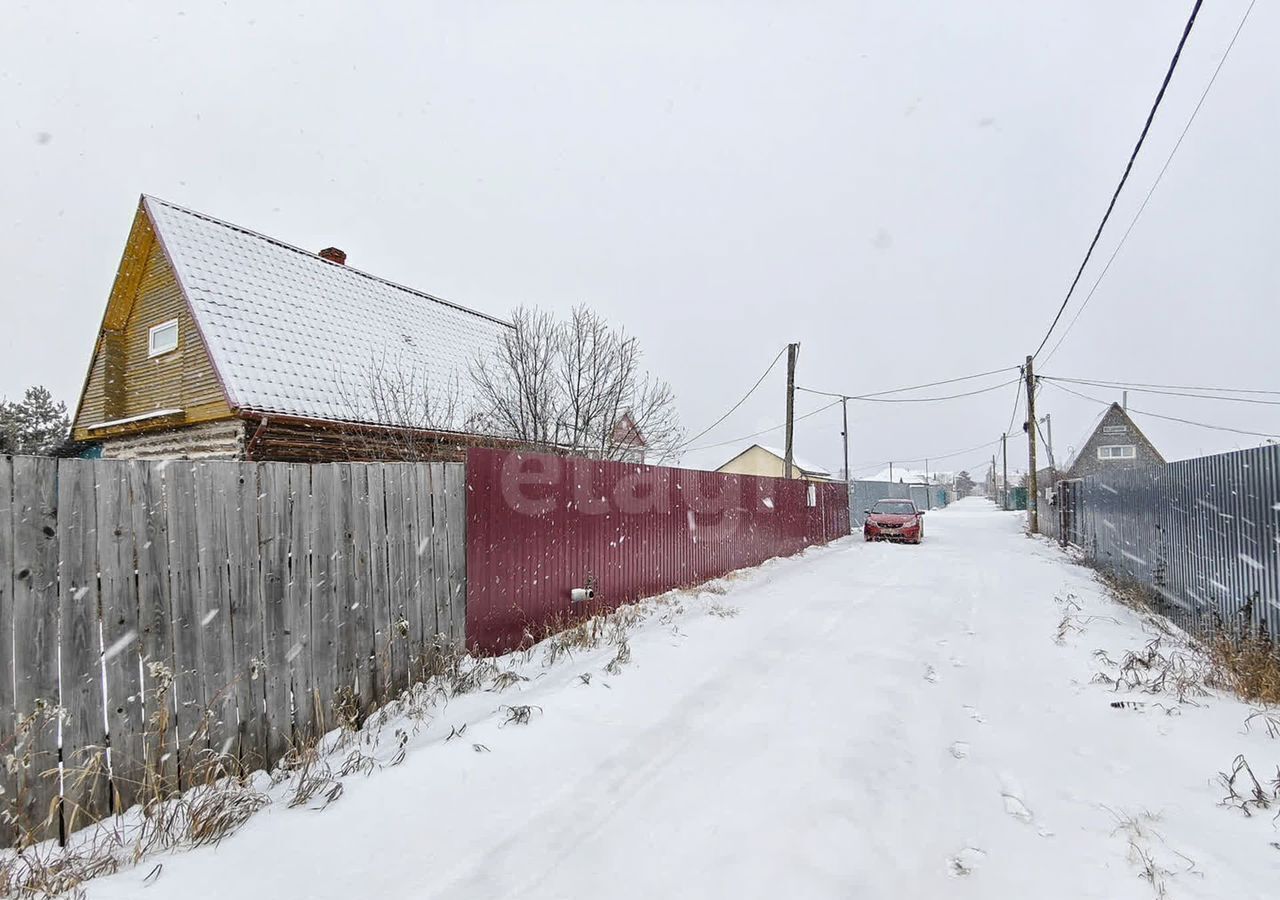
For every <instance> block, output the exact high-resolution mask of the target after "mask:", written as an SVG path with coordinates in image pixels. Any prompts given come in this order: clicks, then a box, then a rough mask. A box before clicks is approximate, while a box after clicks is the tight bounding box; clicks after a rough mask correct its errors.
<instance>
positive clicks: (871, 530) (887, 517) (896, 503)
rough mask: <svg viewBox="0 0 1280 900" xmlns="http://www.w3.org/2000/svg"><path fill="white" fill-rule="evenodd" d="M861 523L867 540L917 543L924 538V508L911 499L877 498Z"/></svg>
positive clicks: (866, 511)
mask: <svg viewBox="0 0 1280 900" xmlns="http://www.w3.org/2000/svg"><path fill="white" fill-rule="evenodd" d="M864 512H865V513H866V515H867V519H866V521H865V522H864V523H863V524H862V536H863V537H864V538H866V539H867V540H868V541H902V542H903V543H907V544H918V543H920V542H921V541H922V540H924V510H922V509H916V505H915V503H914V502H912V501H911V500H877V501H876V502H875V504H874V505H873V506H872V507H871V508H870V509H868V510H864Z"/></svg>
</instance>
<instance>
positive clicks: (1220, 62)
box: [1041, 0, 1258, 362]
mask: <svg viewBox="0 0 1280 900" xmlns="http://www.w3.org/2000/svg"><path fill="white" fill-rule="evenodd" d="M1257 2H1258V0H1250V3H1249V8H1248V9H1246V10H1245V11H1244V15H1243V16H1242V17H1241V18H1240V24H1239V25H1237V26H1236V32H1235V34H1233V35H1232V36H1231V42H1230V43H1228V44H1227V49H1226V50H1224V51H1223V52H1222V58H1221V59H1219V60H1218V66H1217V68H1215V69H1214V70H1213V75H1211V76H1210V77H1209V83H1208V84H1206V85H1205V87H1204V92H1203V93H1201V94H1200V100H1199V101H1198V102H1197V103H1196V106H1195V109H1193V110H1192V111H1191V117H1190V118H1188V119H1187V124H1186V125H1184V126H1182V134H1180V135H1178V140H1177V141H1176V142H1175V143H1174V145H1173V149H1172V150H1170V151H1169V158H1168V159H1166V160H1165V161H1164V165H1163V166H1162V167H1161V168H1160V174H1159V175H1157V176H1156V180H1155V181H1154V182H1152V184H1151V189H1150V190H1149V191H1147V196H1146V197H1145V198H1144V199H1143V201H1142V205H1141V206H1139V207H1138V211H1137V212H1136V213H1134V216H1133V221H1131V222H1130V223H1129V227H1128V228H1126V229H1125V232H1124V234H1123V235H1121V237H1120V242H1119V243H1118V244H1116V248H1115V249H1114V250H1112V251H1111V258H1110V259H1108V260H1107V264H1106V265H1105V266H1103V267H1102V272H1100V273H1099V274H1098V279H1097V281H1095V282H1094V283H1093V287H1092V288H1090V289H1089V293H1088V295H1087V296H1086V297H1085V298H1084V302H1083V303H1081V304H1080V307H1079V309H1077V310H1076V314H1075V315H1074V316H1072V317H1071V321H1070V322H1068V323H1067V328H1066V331H1064V332H1062V334H1061V335H1060V336H1059V338H1058V341H1057V343H1056V344H1054V345H1053V349H1052V350H1050V351H1049V355H1048V356H1046V357H1045V362H1048V361H1049V360H1051V359H1053V355H1054V354H1055V353H1057V352H1058V348H1059V347H1061V346H1062V342H1063V341H1065V340H1066V339H1067V335H1068V334H1070V333H1071V329H1072V328H1074V327H1075V324H1076V321H1077V320H1078V319H1079V318H1080V314H1081V313H1083V312H1084V310H1085V307H1086V306H1088V305H1089V301H1090V300H1092V299H1093V295H1094V293H1095V292H1096V291H1097V290H1098V285H1100V284H1102V279H1103V278H1105V277H1106V275H1107V272H1108V271H1110V269H1111V264H1112V263H1113V262H1115V261H1116V256H1118V255H1119V253H1120V248H1121V247H1123V246H1124V242H1125V241H1127V240H1128V239H1129V233H1130V232H1131V231H1133V227H1134V226H1135V225H1137V224H1138V219H1140V218H1142V213H1143V211H1144V210H1145V209H1146V208H1147V204H1148V203H1150V202H1151V195H1152V194H1154V193H1155V192H1156V188H1158V187H1159V186H1160V180H1161V179H1162V178H1164V173H1165V172H1167V171H1168V170H1169V164H1170V163H1171V162H1173V157H1174V155H1175V154H1176V153H1177V152H1178V148H1179V147H1181V146H1182V139H1183V138H1185V137H1186V136H1187V132H1188V131H1190V130H1191V123H1192V122H1194V121H1195V120H1196V115H1197V114H1198V113H1199V112H1200V107H1202V106H1204V101H1205V98H1207V97H1208V96H1209V91H1210V90H1212V89H1213V83H1214V82H1215V81H1217V80H1218V73H1219V72H1221V71H1222V66H1223V64H1225V63H1226V61H1227V57H1228V56H1230V55H1231V49H1232V48H1233V47H1235V45H1236V39H1237V38H1238V37H1240V32H1241V31H1243V30H1244V23H1245V22H1247V21H1249V13H1251V12H1253V7H1254V4H1255V3H1257ZM1041 346H1043V344H1042V345H1041Z"/></svg>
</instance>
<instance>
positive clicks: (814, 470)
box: [747, 444, 831, 475]
mask: <svg viewBox="0 0 1280 900" xmlns="http://www.w3.org/2000/svg"><path fill="white" fill-rule="evenodd" d="M751 446H752V447H759V448H760V449H761V450H767V451H769V452H770V453H772V454H773V455H774V456H776V457H778V459H786V458H787V452H786V451H785V450H783V449H781V448H779V447H770V446H768V445H766V444H752V445H751ZM747 449H748V450H750V449H751V447H748V448H747ZM791 464H792V465H793V466H795V467H796V468H798V469H799V470H800V471H801V472H804V473H805V474H807V475H830V474H831V473H830V472H828V471H827V469H826V467H825V466H820V465H818V464H817V463H813V462H809V461H808V460H806V459H801V458H800V457H798V456H796V455H795V452H794V451H793V452H792V454H791Z"/></svg>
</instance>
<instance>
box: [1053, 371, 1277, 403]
mask: <svg viewBox="0 0 1280 900" xmlns="http://www.w3.org/2000/svg"><path fill="white" fill-rule="evenodd" d="M1040 377H1041V378H1044V379H1045V380H1047V381H1065V382H1067V383H1069V384H1088V385H1092V386H1094V387H1108V388H1123V389H1127V390H1131V391H1136V390H1137V389H1138V388H1162V389H1164V390H1168V391H1211V392H1213V393H1217V394H1265V395H1267V396H1271V397H1280V391H1269V390H1262V389H1260V388H1220V387H1201V386H1199V385H1192V384H1153V383H1151V382H1147V381H1103V380H1101V379H1098V378H1065V377H1063V376H1061V375H1052V376H1050V375H1041V376H1040ZM1224 399H1227V398H1224Z"/></svg>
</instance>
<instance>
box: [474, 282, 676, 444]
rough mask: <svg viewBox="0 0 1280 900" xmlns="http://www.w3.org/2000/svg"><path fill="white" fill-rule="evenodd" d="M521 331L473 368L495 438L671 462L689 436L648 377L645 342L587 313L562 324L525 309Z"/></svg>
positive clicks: (516, 320) (663, 386) (670, 398)
mask: <svg viewBox="0 0 1280 900" xmlns="http://www.w3.org/2000/svg"><path fill="white" fill-rule="evenodd" d="M512 322H513V324H514V326H515V327H514V328H513V329H512V330H511V331H510V332H509V333H508V334H507V335H506V336H505V337H504V339H503V341H502V344H501V345H500V346H499V348H498V350H497V351H496V352H495V353H494V354H492V355H491V356H490V357H488V358H485V359H481V360H478V361H476V363H475V364H474V365H473V366H472V373H471V374H472V380H473V382H474V385H475V391H476V394H477V398H478V402H479V404H480V406H481V419H482V421H483V422H484V423H485V425H486V426H487V427H488V429H489V430H490V433H492V434H495V435H498V436H503V437H508V438H511V439H514V440H518V441H520V442H522V443H527V444H530V445H534V446H542V447H549V448H555V449H559V450H562V451H565V452H569V453H575V454H581V455H586V456H593V457H598V458H601V459H624V458H633V457H635V456H636V455H637V451H641V450H642V451H643V452H644V453H645V454H646V455H648V456H649V457H651V458H653V459H654V460H655V461H660V460H662V459H665V458H667V457H668V456H670V454H671V450H672V449H673V448H674V447H675V445H676V444H678V443H679V439H680V437H681V435H682V432H681V429H680V426H679V420H678V417H677V415H676V411H675V398H674V395H673V394H672V392H671V388H670V386H669V385H668V384H667V383H666V382H663V381H660V380H658V379H656V378H654V377H653V376H651V375H649V374H648V373H647V372H645V371H644V370H643V368H642V366H641V357H642V354H641V351H640V347H639V344H638V343H637V341H636V339H635V338H633V337H630V336H628V335H627V334H626V333H625V332H624V331H620V330H615V329H613V328H611V327H610V326H609V324H608V322H606V321H605V320H604V319H603V318H601V317H600V316H599V315H598V314H596V313H594V312H592V311H591V310H590V309H588V308H587V307H585V306H579V307H577V308H575V309H574V310H573V312H572V314H571V315H570V317H569V319H568V321H566V322H559V323H557V322H556V321H555V320H554V319H553V318H552V317H551V315H550V314H548V313H546V312H541V311H537V310H531V309H528V308H526V307H521V308H519V309H517V310H516V311H515V314H514V315H513V317H512ZM641 441H642V442H643V443H642V444H640V442H641Z"/></svg>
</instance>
